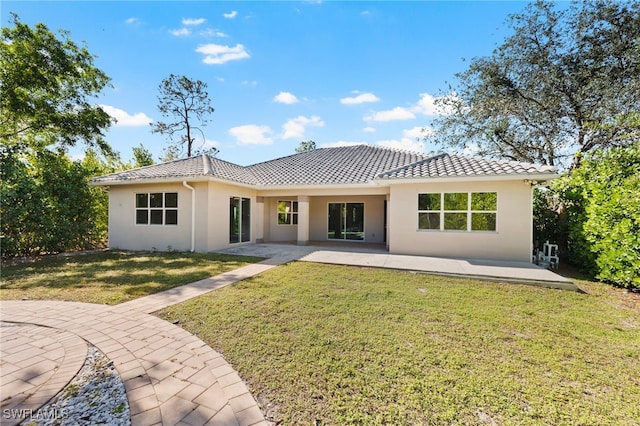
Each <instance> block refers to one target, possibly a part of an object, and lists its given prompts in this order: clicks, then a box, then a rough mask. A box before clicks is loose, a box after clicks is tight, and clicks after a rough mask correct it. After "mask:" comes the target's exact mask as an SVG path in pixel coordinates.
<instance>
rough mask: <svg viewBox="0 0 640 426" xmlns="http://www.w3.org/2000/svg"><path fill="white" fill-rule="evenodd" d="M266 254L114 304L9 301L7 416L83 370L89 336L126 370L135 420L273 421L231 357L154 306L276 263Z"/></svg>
mask: <svg viewBox="0 0 640 426" xmlns="http://www.w3.org/2000/svg"><path fill="white" fill-rule="evenodd" d="M286 260H287V259H280V260H278V259H268V260H266V261H263V262H260V263H257V264H251V265H248V266H245V267H243V268H239V269H236V270H234V271H230V272H226V273H223V274H220V275H217V276H215V277H212V278H208V279H205V280H202V281H198V282H196V283H192V284H188V285H186V286H182V287H179V288H175V289H171V290H167V291H164V292H161V293H156V294H153V295H150V296H146V297H142V298H139V299H136V300H133V301H131V302H126V303H122V304H119V305H115V306H106V305H97V304H89V303H78V302H60V301H3V302H2V303H1V309H0V321H2V323H1V325H2V328H1V329H0V331H1V332H2V336H1V340H2V345H1V347H0V351H1V353H0V355H1V360H2V362H0V383H1V386H0V395H1V408H2V418H1V419H0V421H1V423H2V424H3V425H5V424H7V425H10V424H17V423H19V422H20V421H21V420H23V419H24V418H25V417H26V418H28V417H29V416H32V415H33V416H34V418H36V419H37V418H38V416H40V418H43V417H45V416H47V415H51V413H39V412H38V411H37V410H38V408H40V407H41V406H42V405H43V404H45V403H46V402H47V401H48V400H49V399H50V398H51V397H52V396H54V395H55V394H56V393H57V392H59V391H60V390H62V389H63V388H64V386H66V384H67V383H68V382H69V381H70V380H71V379H72V378H73V377H74V376H75V375H76V374H77V372H78V371H79V369H80V368H81V367H82V365H83V362H84V360H85V358H86V354H87V342H89V343H91V344H92V345H94V346H96V347H97V348H98V349H100V350H101V351H102V352H103V353H104V354H105V355H106V356H107V357H108V358H109V359H110V360H111V361H113V363H114V366H115V368H116V370H117V371H118V373H119V375H120V377H121V379H122V381H123V383H124V386H125V389H126V391H127V399H128V400H129V406H130V411H131V421H132V424H133V425H144V426H148V425H193V426H196V425H205V424H206V425H224V426H226V425H267V424H268V423H267V422H266V421H265V419H264V416H263V414H262V412H261V411H260V409H259V407H258V404H257V402H256V400H255V399H254V398H253V396H252V395H251V393H250V392H249V390H248V389H247V387H246V385H245V384H244V382H243V381H242V379H241V378H240V376H239V375H238V374H237V372H235V371H234V370H233V368H232V367H231V366H230V365H229V364H228V363H227V362H226V360H225V359H224V357H223V356H222V355H221V354H220V353H218V352H216V351H214V350H213V349H211V348H210V347H209V346H207V345H206V344H205V343H204V342H203V341H202V340H200V339H198V338H197V337H196V336H194V335H192V334H191V333H189V332H187V331H185V330H183V329H182V328H180V327H178V326H176V325H174V324H170V323H169V322H167V321H164V320H162V319H160V318H157V317H155V316H153V315H149V313H150V312H154V311H157V310H159V309H162V308H164V307H166V306H170V305H172V304H175V303H179V302H182V301H184V300H187V299H189V298H191V297H195V296H199V295H201V294H204V293H207V292H209V291H212V290H215V289H217V288H221V287H224V286H226V285H229V284H231V283H233V282H236V281H240V280H242V279H245V278H248V277H250V276H253V275H256V274H259V273H261V272H264V271H266V270H268V269H270V268H273V267H275V266H277V265H279V264H281V263H282V262H285V261H286Z"/></svg>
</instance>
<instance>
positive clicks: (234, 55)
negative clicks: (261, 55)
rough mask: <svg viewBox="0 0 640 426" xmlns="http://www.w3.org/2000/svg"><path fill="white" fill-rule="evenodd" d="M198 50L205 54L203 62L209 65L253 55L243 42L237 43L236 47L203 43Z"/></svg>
mask: <svg viewBox="0 0 640 426" xmlns="http://www.w3.org/2000/svg"><path fill="white" fill-rule="evenodd" d="M196 52H198V53H202V54H203V55H204V59H203V60H202V62H204V63H205V64H208V65H220V64H224V63H226V62H229V61H237V60H240V59H248V58H250V57H251V56H249V53H247V51H246V49H245V47H244V46H243V45H242V44H236V45H235V46H234V47H230V46H223V45H221V44H214V43H210V44H203V45H202V46H199V47H198V48H197V49H196Z"/></svg>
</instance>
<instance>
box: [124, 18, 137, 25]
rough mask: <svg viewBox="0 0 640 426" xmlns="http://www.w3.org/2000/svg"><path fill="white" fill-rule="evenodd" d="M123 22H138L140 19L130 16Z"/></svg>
mask: <svg viewBox="0 0 640 426" xmlns="http://www.w3.org/2000/svg"><path fill="white" fill-rule="evenodd" d="M124 22H126V23H127V24H137V23H138V22H140V20H139V19H138V18H133V17H131V18H129V19H127V20H126V21H124Z"/></svg>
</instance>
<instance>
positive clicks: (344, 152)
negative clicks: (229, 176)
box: [248, 145, 426, 186]
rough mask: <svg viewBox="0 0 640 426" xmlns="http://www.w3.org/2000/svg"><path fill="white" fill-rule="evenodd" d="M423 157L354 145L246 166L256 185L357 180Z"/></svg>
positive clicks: (368, 179) (331, 182)
mask: <svg viewBox="0 0 640 426" xmlns="http://www.w3.org/2000/svg"><path fill="white" fill-rule="evenodd" d="M425 158H426V157H425V156H424V155H422V154H418V153H414V152H407V151H399V150H394V149H386V148H379V147H374V146H370V145H355V146H343V147H336V148H320V149H316V150H313V151H308V152H304V153H301V154H295V155H290V156H288V157H283V158H277V159H275V160H271V161H265V162H264V163H258V164H254V165H252V166H249V167H248V168H249V169H250V170H251V172H252V173H253V174H254V176H255V177H256V179H257V182H259V186H278V185H318V184H321V185H323V184H359V183H368V182H371V181H373V180H374V179H375V177H376V176H378V175H379V174H380V173H382V172H384V171H386V170H391V169H395V168H398V167H401V166H406V165H409V164H411V163H414V162H416V161H419V160H423V159H425Z"/></svg>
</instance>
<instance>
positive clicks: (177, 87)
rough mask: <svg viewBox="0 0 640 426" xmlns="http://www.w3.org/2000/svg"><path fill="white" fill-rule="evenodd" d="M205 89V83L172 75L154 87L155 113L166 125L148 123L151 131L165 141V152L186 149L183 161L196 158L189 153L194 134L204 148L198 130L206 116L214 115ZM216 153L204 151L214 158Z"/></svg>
mask: <svg viewBox="0 0 640 426" xmlns="http://www.w3.org/2000/svg"><path fill="white" fill-rule="evenodd" d="M206 89H207V83H205V82H203V81H200V80H191V79H190V78H188V77H186V76H176V75H174V74H170V75H169V77H167V78H165V79H164V80H162V82H161V83H160V85H159V86H158V91H159V92H160V94H159V95H158V109H159V110H160V113H161V114H162V117H164V118H166V119H167V121H158V122H156V123H151V131H152V132H153V133H161V134H163V135H167V136H168V137H169V143H170V146H169V148H168V152H172V153H175V152H176V151H177V152H184V147H186V150H187V157H191V156H192V155H194V154H196V152H195V151H194V150H193V143H194V142H195V140H196V138H195V137H194V132H196V131H198V132H200V135H201V136H202V141H203V147H204V141H205V137H204V132H203V131H202V129H201V128H200V127H198V126H202V127H204V126H206V124H207V122H208V121H209V117H208V116H209V115H210V114H212V113H213V112H214V108H213V107H212V106H211V100H210V99H209V94H208V93H207V90H206ZM176 138H177V140H176ZM217 151H218V150H217V149H216V148H210V149H209V150H208V152H209V153H214V154H215V153H216V152H217Z"/></svg>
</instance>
